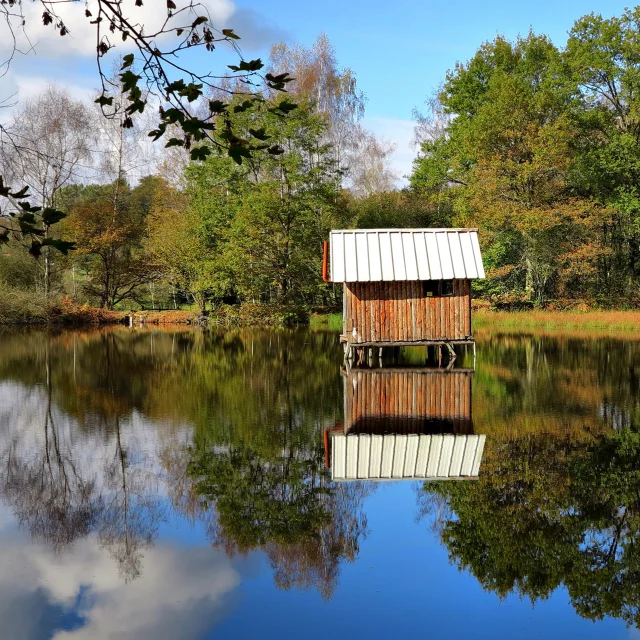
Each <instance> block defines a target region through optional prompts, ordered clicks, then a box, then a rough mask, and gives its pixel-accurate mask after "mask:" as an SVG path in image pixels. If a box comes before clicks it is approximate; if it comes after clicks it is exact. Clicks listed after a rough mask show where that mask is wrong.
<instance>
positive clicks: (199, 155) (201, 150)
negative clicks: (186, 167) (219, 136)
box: [191, 146, 211, 160]
mask: <svg viewBox="0 0 640 640" xmlns="http://www.w3.org/2000/svg"><path fill="white" fill-rule="evenodd" d="M210 155H211V149H210V148H209V147H205V146H201V147H194V148H193V149H191V159H192V160H206V159H207V156H210Z"/></svg>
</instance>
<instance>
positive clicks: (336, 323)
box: [309, 313, 342, 331]
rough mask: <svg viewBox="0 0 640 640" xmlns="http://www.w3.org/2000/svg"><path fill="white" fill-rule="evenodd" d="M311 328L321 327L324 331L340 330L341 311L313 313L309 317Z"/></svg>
mask: <svg viewBox="0 0 640 640" xmlns="http://www.w3.org/2000/svg"><path fill="white" fill-rule="evenodd" d="M309 327H311V329H323V330H325V331H342V314H341V313H322V314H320V313H314V314H312V315H311V317H310V318H309Z"/></svg>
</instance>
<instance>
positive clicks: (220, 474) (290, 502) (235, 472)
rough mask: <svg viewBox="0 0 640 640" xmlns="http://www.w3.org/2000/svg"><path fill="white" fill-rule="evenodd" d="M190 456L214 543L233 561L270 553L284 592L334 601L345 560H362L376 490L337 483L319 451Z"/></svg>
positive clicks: (243, 448)
mask: <svg viewBox="0 0 640 640" xmlns="http://www.w3.org/2000/svg"><path fill="white" fill-rule="evenodd" d="M189 458H190V459H189V462H188V465H187V475H188V477H189V478H190V479H191V481H192V484H191V487H190V491H191V492H192V495H193V496H195V498H196V502H197V507H196V510H197V512H198V517H199V518H201V519H202V520H204V521H205V522H206V523H207V530H208V535H209V538H210V540H211V542H212V544H213V545H214V546H216V547H218V548H222V549H224V550H225V551H226V552H227V553H228V554H229V555H231V556H233V555H237V554H239V555H246V554H248V553H249V552H250V551H253V550H257V549H259V550H262V551H264V552H265V553H266V554H267V556H268V557H269V560H270V563H271V567H272V569H273V571H274V579H275V582H276V584H277V585H278V586H279V587H281V588H285V589H289V588H291V587H294V586H295V587H298V588H308V587H311V586H313V587H316V588H317V589H318V590H319V591H320V592H321V593H322V595H323V596H324V597H327V598H328V597H330V596H331V594H332V593H333V590H334V589H335V586H336V584H337V580H338V574H339V567H340V564H341V562H343V561H353V560H355V558H356V556H357V554H358V549H359V541H360V539H361V538H362V537H363V536H364V535H366V526H367V524H366V517H365V515H364V512H363V510H362V501H363V499H364V497H365V496H366V495H367V493H368V491H369V487H367V486H366V485H364V484H362V483H356V484H353V485H347V484H344V485H339V484H338V485H336V484H333V483H331V482H330V481H329V478H328V473H327V471H326V469H325V468H324V466H323V463H324V453H323V450H322V448H318V447H315V448H311V449H307V450H301V449H296V450H292V449H290V450H288V451H285V452H284V453H283V454H282V455H280V456H273V457H270V458H266V457H264V456H263V455H260V454H259V453H258V452H257V451H256V450H255V449H253V448H251V447H250V446H247V445H240V446H238V447H235V446H231V447H229V448H224V449H220V448H209V447H202V446H196V447H194V448H192V449H191V450H190V456H189ZM187 503H188V504H189V502H187Z"/></svg>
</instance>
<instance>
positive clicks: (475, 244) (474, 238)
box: [471, 233, 484, 278]
mask: <svg viewBox="0 0 640 640" xmlns="http://www.w3.org/2000/svg"><path fill="white" fill-rule="evenodd" d="M471 246H472V247H473V256H474V257H475V259H476V269H477V270H478V278H484V265H483V264H482V254H481V253H480V243H479V242H478V234H477V233H472V234H471Z"/></svg>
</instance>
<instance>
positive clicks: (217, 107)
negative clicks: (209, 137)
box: [209, 100, 228, 113]
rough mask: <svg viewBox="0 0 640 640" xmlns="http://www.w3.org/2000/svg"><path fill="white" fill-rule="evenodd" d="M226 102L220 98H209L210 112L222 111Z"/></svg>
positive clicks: (225, 107)
mask: <svg viewBox="0 0 640 640" xmlns="http://www.w3.org/2000/svg"><path fill="white" fill-rule="evenodd" d="M227 106H228V105H227V104H226V103H225V102H223V101H222V100H209V110H210V111H211V113H223V112H225V111H226V110H227Z"/></svg>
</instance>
